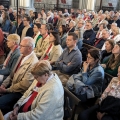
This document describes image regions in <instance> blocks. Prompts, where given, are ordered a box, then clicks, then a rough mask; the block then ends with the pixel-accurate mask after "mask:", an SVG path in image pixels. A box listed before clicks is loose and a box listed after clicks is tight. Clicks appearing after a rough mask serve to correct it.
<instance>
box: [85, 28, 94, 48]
mask: <svg viewBox="0 0 120 120" xmlns="http://www.w3.org/2000/svg"><path fill="white" fill-rule="evenodd" d="M95 37H96V34H95V32H94V31H93V29H90V30H86V31H85V32H84V33H83V43H86V44H89V45H92V46H93V45H94V41H95Z"/></svg>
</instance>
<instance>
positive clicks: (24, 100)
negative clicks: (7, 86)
mask: <svg viewBox="0 0 120 120" xmlns="http://www.w3.org/2000/svg"><path fill="white" fill-rule="evenodd" d="M51 70H52V67H51V65H50V63H49V62H48V61H46V60H41V61H39V62H38V63H37V64H36V65H35V66H34V67H33V69H32V71H31V73H32V74H33V76H34V78H35V79H36V80H34V82H33V83H32V85H31V86H30V87H29V89H28V90H27V91H26V92H25V93H24V95H23V96H22V97H21V98H20V99H19V100H18V102H17V103H16V104H15V107H14V110H13V111H12V112H9V113H8V114H6V115H5V116H4V120H62V119H63V114H64V112H63V104H64V90H63V86H62V83H61V81H60V79H59V78H58V76H57V74H52V72H51Z"/></svg>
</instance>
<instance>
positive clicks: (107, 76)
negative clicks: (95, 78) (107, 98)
mask: <svg viewBox="0 0 120 120" xmlns="http://www.w3.org/2000/svg"><path fill="white" fill-rule="evenodd" d="M112 78H113V76H112V75H110V74H108V73H105V77H104V81H103V88H102V91H103V92H104V90H105V89H106V87H107V86H108V84H109V83H110V81H111V80H112Z"/></svg>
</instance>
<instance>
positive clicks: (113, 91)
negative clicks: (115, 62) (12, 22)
mask: <svg viewBox="0 0 120 120" xmlns="http://www.w3.org/2000/svg"><path fill="white" fill-rule="evenodd" d="M117 76H118V77H114V78H112V80H111V82H110V83H109V85H108V87H107V88H106V89H105V91H104V92H103V94H102V95H101V97H100V99H99V104H97V105H94V106H92V107H91V108H88V109H87V110H85V111H83V112H82V113H80V115H79V118H78V120H120V111H119V109H120V104H119V101H120V66H119V68H118V74H117Z"/></svg>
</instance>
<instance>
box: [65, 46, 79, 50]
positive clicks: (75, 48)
mask: <svg viewBox="0 0 120 120" xmlns="http://www.w3.org/2000/svg"><path fill="white" fill-rule="evenodd" d="M67 49H68V50H69V48H67ZM77 49H78V47H77V46H75V47H74V48H73V49H72V50H71V51H73V50H77Z"/></svg>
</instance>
